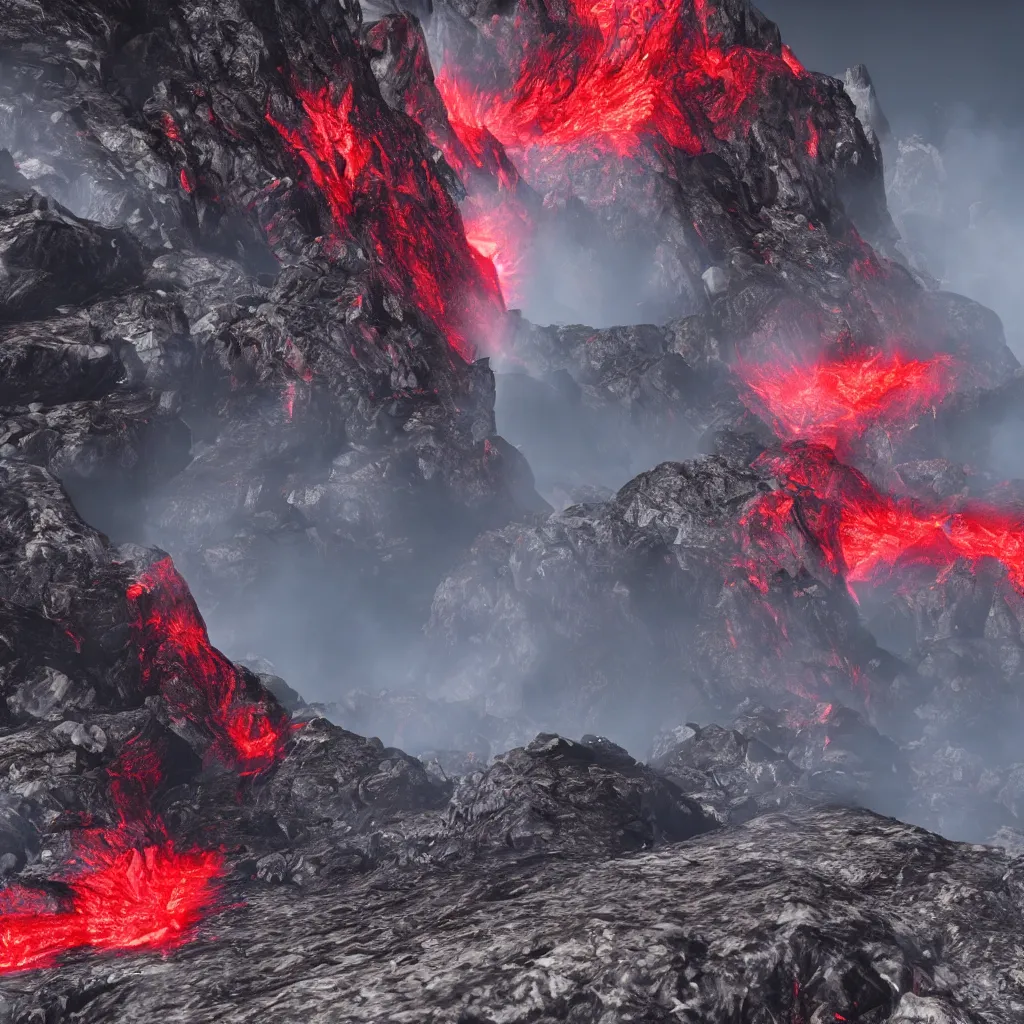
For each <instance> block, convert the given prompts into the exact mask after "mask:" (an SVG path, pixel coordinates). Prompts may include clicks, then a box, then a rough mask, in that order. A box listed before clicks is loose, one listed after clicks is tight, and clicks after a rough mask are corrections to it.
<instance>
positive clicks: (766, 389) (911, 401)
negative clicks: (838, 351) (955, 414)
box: [736, 353, 954, 451]
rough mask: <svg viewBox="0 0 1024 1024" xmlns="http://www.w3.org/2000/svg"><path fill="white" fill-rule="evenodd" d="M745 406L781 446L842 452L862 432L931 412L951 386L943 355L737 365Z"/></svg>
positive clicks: (950, 369) (946, 358) (949, 361)
mask: <svg viewBox="0 0 1024 1024" xmlns="http://www.w3.org/2000/svg"><path fill="white" fill-rule="evenodd" d="M736 372H737V374H738V376H739V377H740V379H741V380H742V381H743V383H744V384H745V385H746V388H747V389H748V390H747V392H746V393H745V394H744V396H743V397H744V400H745V402H746V403H747V404H748V406H749V407H750V408H751V409H752V411H754V412H755V413H757V414H758V415H762V416H765V418H767V419H768V421H769V422H770V423H771V424H772V426H773V428H774V429H775V432H776V434H778V436H779V437H780V438H781V439H783V440H787V441H790V440H792V441H796V440H802V441H811V442H815V443H819V444H824V445H827V446H828V447H830V448H834V449H836V450H837V451H841V450H842V449H843V448H845V447H846V446H847V445H848V444H849V443H850V442H851V441H853V440H854V439H856V438H857V437H859V436H861V435H862V434H863V433H864V432H865V431H866V430H867V429H868V428H870V427H872V426H874V425H876V424H878V425H882V426H885V427H887V428H897V427H899V426H901V425H904V424H909V423H911V422H912V421H913V420H914V419H916V418H917V417H918V416H919V415H920V414H921V413H922V412H924V411H925V410H927V409H931V408H934V407H935V406H936V405H938V403H940V402H941V401H942V400H943V399H944V398H945V397H946V396H947V395H948V394H949V392H950V390H951V389H952V386H953V374H954V364H953V360H952V359H951V358H950V357H949V356H946V355H937V356H933V357H931V358H930V359H910V358H905V357H903V356H901V355H899V354H893V355H883V354H881V353H878V354H874V355H858V356H851V357H848V358H845V359H840V360H836V361H826V362H820V363H816V364H814V365H813V366H803V365H793V366H779V365H772V364H763V365H751V364H742V363H741V364H740V365H738V366H737V368H736Z"/></svg>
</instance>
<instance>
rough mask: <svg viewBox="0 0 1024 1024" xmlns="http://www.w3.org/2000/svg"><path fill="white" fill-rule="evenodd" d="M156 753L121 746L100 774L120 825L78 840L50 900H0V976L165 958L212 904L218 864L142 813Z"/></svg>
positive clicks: (6, 894)
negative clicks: (116, 956) (91, 953)
mask: <svg viewBox="0 0 1024 1024" xmlns="http://www.w3.org/2000/svg"><path fill="white" fill-rule="evenodd" d="M163 753H164V751H163V750H162V749H160V748H159V747H157V746H154V745H153V744H151V743H149V742H147V741H145V740H141V739H139V738H138V737H133V738H131V739H129V740H128V741H127V742H126V743H125V745H124V747H123V749H122V750H121V752H120V754H119V755H118V757H117V758H116V759H115V761H114V763H113V764H112V765H110V766H109V768H108V769H107V773H108V775H109V777H110V780H111V796H112V798H113V802H114V806H115V808H116V810H117V814H118V817H119V822H118V824H117V825H116V826H115V827H113V828H104V829H90V830H87V831H85V832H84V833H83V836H82V838H81V839H80V841H79V849H78V850H77V852H76V855H75V858H74V859H73V860H72V861H71V862H70V863H69V865H68V867H67V871H66V874H65V877H64V878H63V879H62V881H63V883H64V886H65V887H66V892H65V893H62V894H61V895H60V896H59V897H54V896H50V895H47V894H45V893H43V892H42V891H40V890H37V889H32V888H29V887H28V886H11V887H10V888H8V889H5V890H4V891H3V892H2V893H0V974H6V973H10V972H12V971H21V970H27V969H30V968H38V967H47V966H49V965H51V964H52V963H54V962H55V961H56V960H57V958H58V957H59V956H60V955H61V954H63V953H67V952H70V951H71V950H74V949H79V948H82V947H86V946H89V947H92V948H93V949H97V950H108V951H126V950H140V949H163V950H166V949H171V948H174V947H175V946H177V945H179V944H180V943H182V942H184V941H186V940H187V939H188V937H189V934H190V932H191V931H192V929H193V928H194V926H195V925H196V924H198V923H199V921H200V920H201V919H202V918H203V917H204V916H205V915H206V914H207V913H209V912H210V911H211V910H213V909H214V908H215V907H216V905H217V903H218V900H219V892H220V888H219V880H220V878H221V876H222V875H223V873H224V857H223V854H222V853H220V851H216V850H190V851H185V852H181V851H178V850H176V849H175V848H174V844H173V843H171V842H170V841H169V840H168V839H167V834H166V830H165V828H164V824H163V821H162V820H161V819H160V818H159V816H158V815H155V814H154V813H153V811H152V807H151V805H150V800H151V797H152V795H153V792H154V791H155V790H156V788H157V786H158V785H159V783H160V781H161V777H162V772H163V769H162V764H161V762H162V755H163Z"/></svg>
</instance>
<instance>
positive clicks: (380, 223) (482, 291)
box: [266, 84, 504, 360]
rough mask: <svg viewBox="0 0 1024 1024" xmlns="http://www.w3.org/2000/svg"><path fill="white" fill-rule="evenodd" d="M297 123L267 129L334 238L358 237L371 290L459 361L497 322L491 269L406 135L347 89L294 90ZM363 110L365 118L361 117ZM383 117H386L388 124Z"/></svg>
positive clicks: (498, 300)
mask: <svg viewBox="0 0 1024 1024" xmlns="http://www.w3.org/2000/svg"><path fill="white" fill-rule="evenodd" d="M296 95H297V97H298V100H299V103H300V105H301V107H302V111H303V115H304V119H303V123H302V125H301V127H299V128H292V127H289V126H287V125H285V124H283V123H282V122H280V121H278V120H277V119H276V118H275V117H273V116H272V115H271V114H270V113H269V112H268V113H267V115H266V119H267V121H268V122H269V123H270V124H271V125H273V127H274V128H275V129H277V131H278V132H279V133H280V134H281V136H282V138H283V139H284V140H285V142H286V143H287V144H288V146H289V147H290V148H291V149H292V150H293V152H295V153H296V154H297V155H298V156H299V157H300V158H301V159H302V161H303V162H304V163H305V164H306V166H307V168H308V169H309V173H310V176H311V177H312V179H313V182H314V183H315V184H316V186H317V187H318V189H319V190H320V192H321V193H322V194H323V196H324V198H325V200H326V201H327V204H328V206H329V208H330V211H331V214H332V216H333V219H334V221H335V223H336V224H337V227H338V230H339V232H340V234H341V235H342V236H343V237H346V238H353V237H356V236H361V237H360V238H359V240H360V241H362V242H363V244H364V246H365V248H366V250H367V252H368V253H369V255H370V258H371V260H372V261H373V262H374V269H375V272H376V274H377V275H378V278H379V279H380V281H381V282H382V283H383V284H384V286H385V287H387V288H388V289H389V290H391V291H393V292H395V293H396V294H398V295H401V296H403V297H404V298H405V299H406V300H407V301H409V302H410V303H411V304H413V305H414V306H416V307H417V308H419V309H420V310H421V311H422V312H423V313H424V315H425V316H427V317H428V318H429V319H430V320H431V321H433V323H434V324H435V325H436V326H437V327H438V328H439V329H440V330H441V331H442V332H443V333H444V335H445V337H446V338H447V339H448V342H449V344H450V345H451V346H452V348H453V349H455V351H456V352H458V353H459V355H461V356H462V357H463V358H464V359H466V360H471V359H473V358H474V353H475V349H476V346H477V344H480V343H482V342H484V341H486V340H487V339H491V338H492V337H493V336H494V333H495V329H496V327H497V324H498V323H499V322H500V319H501V317H502V315H503V313H504V303H503V301H502V297H501V288H500V286H499V283H498V279H497V276H496V274H495V270H494V267H493V266H492V264H491V263H490V261H489V260H487V259H486V258H484V257H483V256H481V255H480V253H478V252H477V251H476V250H475V249H474V248H472V247H471V246H470V245H469V244H468V243H467V241H466V237H465V234H464V232H463V228H462V222H461V219H460V216H459V211H458V208H457V207H456V205H455V203H454V201H453V200H452V198H451V197H450V196H449V195H448V193H447V192H446V191H445V189H444V186H443V185H442V183H441V181H440V180H439V179H438V177H437V175H436V174H435V173H434V171H433V169H432V168H431V167H430V166H429V165H428V163H427V161H425V160H422V159H420V158H418V157H417V156H416V153H415V151H414V150H413V149H412V148H411V147H410V145H409V142H408V136H407V135H406V134H405V133H404V132H403V131H401V130H399V128H400V127H401V126H398V127H396V126H394V125H391V124H390V122H389V121H388V120H387V119H386V118H385V117H383V116H381V114H380V111H378V110H376V109H373V108H372V107H370V106H369V105H364V104H363V103H362V102H361V101H357V100H356V96H355V90H354V86H353V85H351V84H349V85H348V86H347V88H345V89H344V90H341V91H340V92H339V90H336V89H334V88H333V87H330V86H325V87H323V88H322V89H320V90H318V91H314V90H308V89H303V88H297V89H296ZM364 107H365V109H364ZM389 116H390V115H389Z"/></svg>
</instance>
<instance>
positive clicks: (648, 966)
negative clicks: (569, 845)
mask: <svg viewBox="0 0 1024 1024" xmlns="http://www.w3.org/2000/svg"><path fill="white" fill-rule="evenodd" d="M1019 890H1020V878H1019V867H1018V865H1017V862H1015V861H1012V860H1010V859H1009V858H1008V857H1007V856H1006V855H1005V854H1003V853H1001V852H996V851H991V850H989V851H986V850H980V849H978V848H973V847H967V846H959V845H957V844H954V843H950V842H948V841H946V840H943V839H940V838H938V837H936V836H932V835H929V834H928V833H925V832H922V831H920V830H918V829H914V828H911V827H909V826H906V825H901V824H899V823H897V822H894V821H891V820H887V819H883V818H878V817H875V816H873V815H871V814H867V813H864V812H854V811H834V810H831V811H819V812H816V813H813V814H810V815H808V816H806V817H803V818H792V817H786V816H782V815H772V816H768V817H765V818H760V819H758V820H756V821H753V822H750V823H748V824H746V825H743V826H739V827H735V828H730V829H726V830H723V831H720V832H718V833H716V834H712V835H710V836H706V837H702V838H699V839H695V840H692V841H691V842H688V843H683V844H680V845H676V846H672V847H670V848H668V849H665V850H662V851H659V852H655V853H645V854H641V855H637V856H631V857H625V858H620V859H616V860H611V861H601V862H598V863H594V862H583V863H580V862H567V861H565V860H562V859H554V860H552V859H550V858H541V859H532V860H530V859H528V860H526V861H522V862H518V863H512V864H508V863H507V862H502V863H499V864H494V863H491V864H480V865H478V866H475V867H474V868H473V869H472V870H465V869H463V870H460V871H459V872H458V873H448V872H440V873H438V872H412V873H410V874H409V875H408V876H407V877H405V878H404V880H396V881H395V882H393V883H391V884H385V885H382V884H381V881H380V879H378V878H377V877H374V876H371V877H369V878H366V879H351V880H349V881H347V882H344V883H336V884H334V885H332V886H330V887H328V888H326V889H322V888H313V889H311V890H307V889H303V888H294V887H293V888H289V889H288V891H287V893H283V892H282V891H281V889H280V888H279V887H276V886H275V887H273V888H270V887H265V888H263V889H262V891H261V890H260V889H259V888H254V887H252V886H248V887H246V905H245V906H244V907H243V906H240V907H237V908H235V909H233V910H230V911H227V912H225V913H224V914H223V915H222V916H221V917H220V918H219V919H217V920H216V921H215V922H212V923H211V926H210V929H209V934H208V935H207V937H206V939H205V941H204V942H201V943H196V944H194V945H192V946H189V947H187V948H185V949H182V950H180V951H178V952H176V953H175V954H173V956H172V958H171V959H170V960H165V959H162V958H157V957H147V956H141V957H138V958H136V959H135V960H133V961H131V963H130V964H129V963H128V962H124V963H123V964H121V963H111V962H98V961H95V960H92V961H83V962H79V963H75V964H73V965H68V966H66V967H63V968H62V969H61V970H59V971H49V972H44V973H43V974H42V975H40V976H39V977H38V978H37V979H36V986H35V987H34V989H33V991H32V992H31V993H29V992H26V991H25V990H24V989H23V988H22V987H21V986H20V985H19V983H18V982H16V981H8V982H6V983H4V984H3V986H2V987H3V991H4V996H5V1000H6V1004H5V1010H4V1012H5V1016H6V1019H8V1020H10V1021H12V1022H19V1024H20V1022H26V1024H27V1022H28V1021H30V1020H34V1019H36V1018H35V1016H33V1015H34V1014H35V1013H36V1012H37V1011H38V1010H42V1011H43V1012H45V1013H46V1015H47V1016H46V1019H47V1020H50V1021H53V1022H55V1024H56V1022H62V1021H70V1020H71V1019H72V1018H73V1019H75V1020H76V1021H82V1022H91V1021H95V1022H97V1024H99V1022H103V1024H107V1022H110V1021H115V1020H116V1021H126V1022H127V1021H142V1020H149V1019H151V1018H152V1015H153V1014H154V1013H157V1012H159V1013H161V1014H164V1015H169V1016H170V1018H171V1019H177V1018H181V1019H185V1018H187V1019H188V1020H190V1021H195V1022H196V1024H204V1022H207V1021H209V1022H211V1024H212V1022H213V1021H242V1020H251V1019H253V1018H254V1017H259V1018H260V1019H263V1020H275V1021H277V1020H280V1021H284V1020H292V1019H295V1018H297V1017H300V1016H301V1017H303V1018H304V1019H308V1020H316V1021H320V1020H323V1021H327V1020H331V1021H352V1022H356V1021H360V1022H368V1021H374V1022H376V1021H380V1022H383V1021H389V1022H394V1021H409V1022H413V1021H423V1020H433V1021H437V1022H452V1024H454V1022H456V1021H468V1020H474V1021H477V1020H478V1021H495V1020H505V1021H510V1022H519V1021H522V1022H526V1021H535V1020H538V1019H545V1020H572V1021H579V1022H594V1024H597V1022H599V1021H608V1020H610V1019H615V1020H634V1021H641V1020H642V1021H670V1020H677V1019H683V1020H692V1021H695V1022H696V1021H702V1022H703V1021H719V1020H722V1021H724V1020H730V1021H736V1022H739V1024H769V1022H771V1021H773V1020H774V1021H779V1020H791V1019H792V1020H796V1019H802V1020H807V1021H822V1022H824V1021H829V1022H832V1021H835V1020H840V1019H846V1020H857V1019H858V1017H859V1019H861V1020H864V1021H877V1022H879V1024H911V1022H913V1024H924V1022H929V1024H937V1022H941V1024H947V1022H948V1024H981V1022H982V1021H984V1022H986V1024H1013V1022H1015V1021H1016V1020H1018V1019H1019V1016H1020V1013H1021V1008H1022V1006H1024V992H1022V990H1021V983H1020V981H1019V979H1018V977H1017V974H1016V972H1015V970H1014V969H1013V968H1012V966H1011V965H1012V963H1013V956H1014V953H1013V948H1014V945H1013V944H1014V942H1015V935H1016V933H1017V932H1018V931H1019V929H1020V927H1021V922H1020V907H1019V904H1020V891H1019ZM282 936H287V937H288V941H287V945H286V946H285V945H283V943H282ZM256 965H262V966H263V967H264V968H265V967H267V966H269V965H273V969H272V970H265V969H264V970H254V966H256Z"/></svg>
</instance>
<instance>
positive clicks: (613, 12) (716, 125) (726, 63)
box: [437, 0, 805, 161]
mask: <svg viewBox="0 0 1024 1024" xmlns="http://www.w3.org/2000/svg"><path fill="white" fill-rule="evenodd" d="M565 6H566V8H567V15H566V21H565V24H564V25H562V26H556V27H554V28H552V26H551V21H550V20H545V26H546V31H544V32H538V33H537V35H536V36H535V37H533V38H529V39H526V40H524V41H522V42H521V48H522V55H521V59H520V61H519V66H518V69H517V70H516V71H515V72H514V80H513V81H512V82H511V84H510V85H509V86H508V87H507V88H504V89H491V88H482V87H477V86H475V85H474V84H472V82H471V81H470V80H469V76H467V75H466V74H465V73H463V72H461V71H460V70H459V69H457V68H455V67H453V66H452V65H451V64H450V63H448V62H446V63H445V64H444V65H443V66H442V68H441V71H440V73H439V74H438V76H437V87H438V89H439V90H440V92H441V95H442V97H443V98H444V101H445V104H446V106H447V108H448V113H449V117H450V119H451V123H452V126H453V127H454V129H455V130H456V132H457V133H458V134H459V137H460V138H462V139H471V138H472V137H473V136H474V135H476V134H477V133H479V132H480V131H481V130H482V129H485V128H486V129H487V130H488V131H489V132H490V133H491V134H493V136H494V137H495V138H496V139H498V141H499V142H501V143H502V144H503V145H504V146H505V147H506V148H507V149H508V150H509V152H510V153H512V154H514V155H515V156H520V155H528V154H530V153H531V152H533V151H542V152H543V154H544V155H545V156H546V157H547V156H551V157H553V158H554V159H556V160H559V161H560V160H564V159H565V157H566V156H567V155H569V154H571V153H572V152H574V151H577V150H579V149H581V148H589V149H592V150H596V151H598V152H600V153H603V154H616V155H618V156H623V157H625V156H632V155H634V154H635V153H636V152H637V150H638V149H639V148H640V146H641V144H642V142H643V141H644V140H645V139H649V140H652V141H654V142H656V143H661V144H665V145H667V146H669V147H671V148H672V149H675V150H679V151H681V152H683V153H687V154H690V155H696V154H698V153H701V152H703V151H705V149H706V148H707V143H708V140H709V136H710V137H717V138H722V139H724V138H728V137H730V136H731V135H732V134H734V133H736V132H739V131H746V130H747V129H748V128H749V126H750V118H749V117H748V116H747V114H746V112H747V111H748V110H749V105H750V101H751V100H752V99H753V98H755V97H756V96H757V95H758V94H759V92H760V91H761V90H762V89H763V88H764V87H765V84H766V82H767V80H768V79H769V78H770V77H771V76H773V75H784V76H788V77H793V76H797V77H802V76H804V75H805V72H804V70H803V68H802V67H801V66H800V64H799V63H798V62H797V61H796V59H795V58H794V57H793V55H792V54H791V53H790V52H789V51H787V50H785V49H784V50H783V51H782V53H780V54H774V53H770V52H767V51H763V50H755V49H752V48H750V47H745V46H725V45H723V43H722V40H721V38H720V37H718V36H715V35H714V34H713V33H712V32H711V30H710V29H709V27H708V21H709V15H710V13H711V12H710V10H709V8H708V4H707V0H695V2H694V3H693V8H694V11H693V16H691V15H689V13H688V12H687V11H686V8H687V7H688V6H690V5H689V3H688V0H596V2H595V0H568V2H567V3H566V5H565ZM520 22H522V23H523V24H524V26H525V22H526V18H524V17H523V16H522V15H521V14H520V15H519V17H518V20H517V23H516V24H517V26H518V25H519V24H520Z"/></svg>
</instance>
